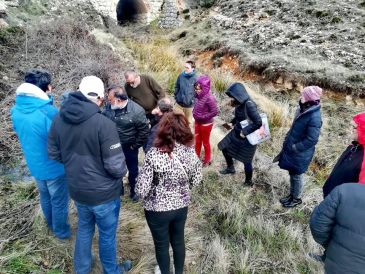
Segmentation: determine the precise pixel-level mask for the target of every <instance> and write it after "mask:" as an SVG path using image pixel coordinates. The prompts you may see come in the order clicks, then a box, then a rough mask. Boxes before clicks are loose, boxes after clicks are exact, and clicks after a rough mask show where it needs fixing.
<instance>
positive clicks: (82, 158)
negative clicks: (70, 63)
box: [48, 76, 131, 274]
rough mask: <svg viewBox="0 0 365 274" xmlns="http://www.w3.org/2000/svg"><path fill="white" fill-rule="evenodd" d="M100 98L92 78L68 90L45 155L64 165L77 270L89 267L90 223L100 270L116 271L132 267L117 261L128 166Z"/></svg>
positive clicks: (101, 93)
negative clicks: (73, 216) (72, 204)
mask: <svg viewBox="0 0 365 274" xmlns="http://www.w3.org/2000/svg"><path fill="white" fill-rule="evenodd" d="M103 101H104V84H103V82H102V81H101V80H100V79H99V78H98V77H95V76H87V77H84V78H83V79H82V81H81V83H80V86H79V91H78V92H72V93H70V94H69V96H68V98H67V100H66V101H65V102H64V104H63V106H62V108H61V111H60V115H58V116H57V117H56V118H55V119H54V121H53V124H52V128H51V130H50V133H49V137H48V140H49V142H48V153H49V157H50V158H51V159H54V160H57V161H59V162H61V163H64V164H65V168H66V174H67V178H68V187H69V190H70V195H71V197H72V199H73V200H74V201H75V205H76V207H77V213H78V214H77V215H78V225H77V235H76V244H75V256H74V268H75V272H76V273H90V271H91V267H92V254H91V246H92V240H93V236H94V232H95V224H96V225H97V226H98V230H99V257H100V260H101V263H102V266H103V271H104V273H108V274H119V273H124V271H128V270H129V269H130V268H131V262H130V261H126V262H124V263H122V264H121V265H118V264H117V258H116V252H117V246H116V232H117V228H118V219H119V210H120V194H121V184H120V180H121V178H122V177H123V176H124V175H125V174H126V172H127V169H126V166H125V158H124V154H123V151H122V147H121V145H120V142H119V137H118V132H117V129H116V127H115V124H114V123H113V122H112V121H110V120H109V119H107V118H106V117H104V116H103V115H102V114H101V113H100V109H99V107H100V105H101V104H102V103H103Z"/></svg>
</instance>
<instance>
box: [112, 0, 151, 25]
mask: <svg viewBox="0 0 365 274" xmlns="http://www.w3.org/2000/svg"><path fill="white" fill-rule="evenodd" d="M146 14H147V7H146V5H145V3H144V2H143V0H119V2H118V5H117V20H118V23H119V24H125V23H128V22H135V21H137V20H139V19H141V18H142V17H144V16H145V15H146Z"/></svg>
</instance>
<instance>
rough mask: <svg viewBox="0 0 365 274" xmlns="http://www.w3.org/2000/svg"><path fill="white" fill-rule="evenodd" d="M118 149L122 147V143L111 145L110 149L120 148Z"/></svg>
mask: <svg viewBox="0 0 365 274" xmlns="http://www.w3.org/2000/svg"><path fill="white" fill-rule="evenodd" d="M118 147H121V144H120V143H118V144H115V145H111V146H110V149H116V148H118Z"/></svg>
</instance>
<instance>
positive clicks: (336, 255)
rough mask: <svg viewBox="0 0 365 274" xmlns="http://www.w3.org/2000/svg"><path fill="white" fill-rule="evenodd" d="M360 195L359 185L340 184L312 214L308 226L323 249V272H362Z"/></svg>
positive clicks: (364, 245)
mask: <svg viewBox="0 0 365 274" xmlns="http://www.w3.org/2000/svg"><path fill="white" fill-rule="evenodd" d="M364 197H365V186H364V185H363V184H353V183H346V184H342V185H340V186H338V187H336V188H335V189H334V190H333V191H332V192H331V193H330V194H329V195H328V196H327V197H326V199H324V201H322V202H321V203H320V205H319V206H317V207H316V208H315V209H314V211H313V213H312V216H311V219H310V229H311V232H312V235H313V238H314V240H315V241H316V242H317V243H319V244H320V245H322V246H323V247H324V248H325V250H326V252H325V259H324V270H325V273H326V274H345V273H346V274H362V273H364V272H365V230H364V227H365V219H364V212H365V199H364Z"/></svg>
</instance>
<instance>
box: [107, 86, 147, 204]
mask: <svg viewBox="0 0 365 274" xmlns="http://www.w3.org/2000/svg"><path fill="white" fill-rule="evenodd" d="M108 90H109V94H108V99H109V101H110V104H109V105H107V107H106V108H105V109H104V111H103V114H104V115H105V116H107V117H108V118H109V119H111V120H112V121H114V122H115V123H116V125H117V129H118V134H119V139H120V142H121V144H122V149H123V152H124V155H125V160H126V163H127V167H128V171H129V175H128V181H129V186H130V188H131V191H130V198H131V199H132V200H133V201H134V202H137V201H138V196H137V195H136V193H135V191H134V189H135V185H136V178H137V176H138V151H139V148H140V147H142V146H143V145H144V144H145V143H146V141H147V138H148V134H149V125H148V121H147V118H146V114H145V111H144V109H143V108H142V107H141V106H140V105H138V104H137V103H135V102H133V101H132V100H129V99H128V95H127V93H126V92H125V90H124V88H123V87H121V86H111V87H110V88H109V89H108Z"/></svg>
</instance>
